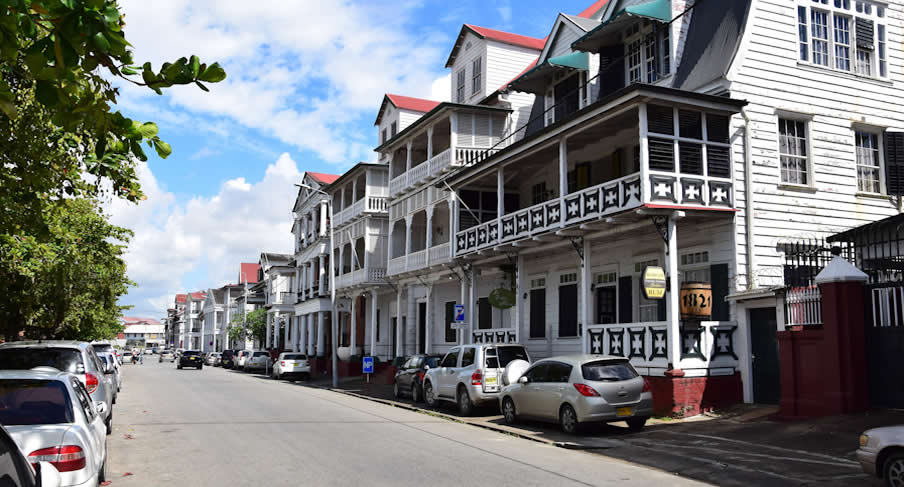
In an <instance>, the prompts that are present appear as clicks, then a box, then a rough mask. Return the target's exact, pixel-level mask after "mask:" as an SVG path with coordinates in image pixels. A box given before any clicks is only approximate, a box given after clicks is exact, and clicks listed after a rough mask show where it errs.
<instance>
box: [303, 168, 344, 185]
mask: <svg viewBox="0 0 904 487" xmlns="http://www.w3.org/2000/svg"><path fill="white" fill-rule="evenodd" d="M305 174H307V175H308V176H311V179H313V180H314V181H317V182H318V183H320V184H333V181H335V180H337V179H339V175H338V174H326V173H322V172H311V171H305Z"/></svg>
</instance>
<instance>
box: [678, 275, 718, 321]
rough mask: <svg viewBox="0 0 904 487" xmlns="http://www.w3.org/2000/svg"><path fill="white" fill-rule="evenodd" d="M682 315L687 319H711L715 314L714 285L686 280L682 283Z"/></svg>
mask: <svg viewBox="0 0 904 487" xmlns="http://www.w3.org/2000/svg"><path fill="white" fill-rule="evenodd" d="M679 303H680V306H681V316H682V317H683V318H687V319H709V318H712V315H713V290H712V285H710V284H709V283H703V282H686V283H684V284H682V285H681V295H680V298H679Z"/></svg>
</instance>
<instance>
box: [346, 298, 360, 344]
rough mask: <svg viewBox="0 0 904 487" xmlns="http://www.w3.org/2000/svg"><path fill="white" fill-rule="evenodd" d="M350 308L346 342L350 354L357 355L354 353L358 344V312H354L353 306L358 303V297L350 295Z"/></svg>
mask: <svg viewBox="0 0 904 487" xmlns="http://www.w3.org/2000/svg"><path fill="white" fill-rule="evenodd" d="M351 300H352V309H351V313H349V315H350V316H349V325H348V344H349V346H350V347H351V349H352V355H357V354H356V353H355V350H356V347H357V346H358V337H357V335H358V320H357V318H358V314H357V313H355V311H357V310H356V309H355V308H356V307H357V305H358V297H357V296H352V298H351Z"/></svg>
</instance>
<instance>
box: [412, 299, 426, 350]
mask: <svg viewBox="0 0 904 487" xmlns="http://www.w3.org/2000/svg"><path fill="white" fill-rule="evenodd" d="M426 340H427V303H418V304H417V346H418V349H417V351H416V352H415V353H427V341H426Z"/></svg>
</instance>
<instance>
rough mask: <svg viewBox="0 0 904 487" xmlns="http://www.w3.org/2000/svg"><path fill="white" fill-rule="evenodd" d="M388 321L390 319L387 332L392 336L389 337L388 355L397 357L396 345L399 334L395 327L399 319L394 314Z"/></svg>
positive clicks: (397, 349)
mask: <svg viewBox="0 0 904 487" xmlns="http://www.w3.org/2000/svg"><path fill="white" fill-rule="evenodd" d="M390 321H391V323H390V326H389V328H390V331H389V332H390V333H392V336H391V337H390V338H389V341H390V342H391V343H392V351H391V352H390V354H389V355H391V356H393V357H398V356H399V347H398V341H397V340H398V339H399V334H398V329H397V328H398V326H399V319H398V318H396V317H395V316H393V317H392V319H391V320H390Z"/></svg>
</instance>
